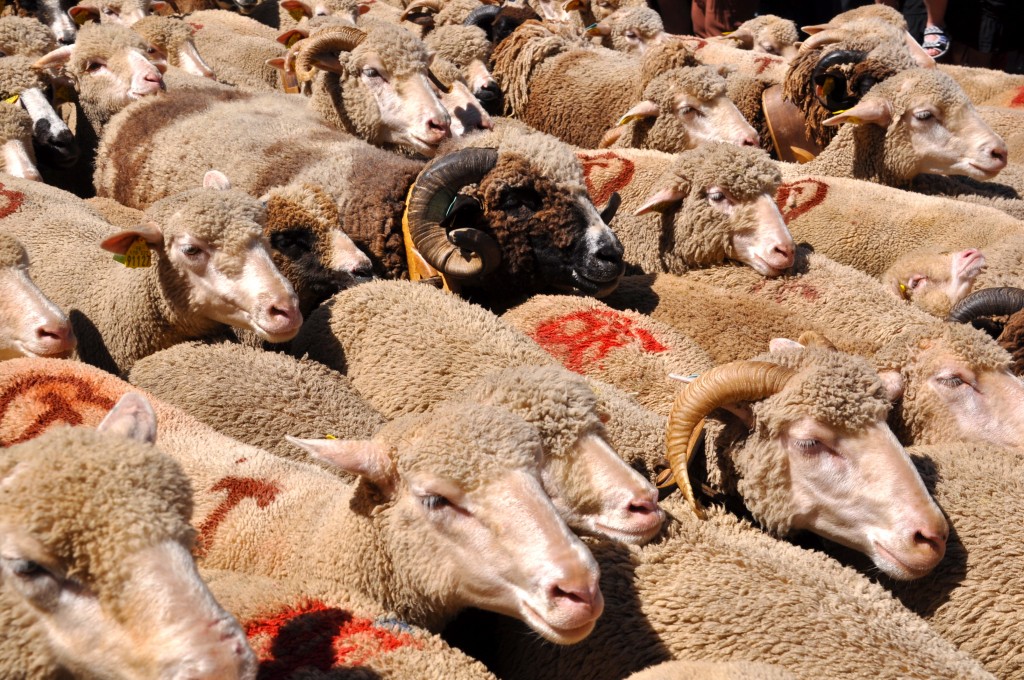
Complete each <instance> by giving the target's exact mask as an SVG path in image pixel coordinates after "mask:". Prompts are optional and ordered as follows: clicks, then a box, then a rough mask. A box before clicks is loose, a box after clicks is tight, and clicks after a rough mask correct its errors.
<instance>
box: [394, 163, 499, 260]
mask: <svg viewBox="0 0 1024 680" xmlns="http://www.w3.org/2000/svg"><path fill="white" fill-rule="evenodd" d="M497 163H498V151H497V150H496V149H477V148H470V149H462V150H460V151H457V152H456V153H453V154H448V155H446V156H442V157H441V158H437V159H435V160H433V161H431V162H430V163H428V164H427V166H426V167H425V168H424V169H423V171H422V172H421V173H420V176H419V177H418V178H417V179H416V184H415V185H414V186H413V189H412V196H411V197H410V198H409V235H410V237H411V238H412V242H413V245H414V246H416V249H417V250H419V251H420V254H421V255H423V258H424V259H425V260H426V261H427V262H428V263H430V266H432V267H434V268H435V269H437V270H438V271H440V272H441V273H443V274H445V275H448V276H452V277H455V278H462V279H467V278H476V277H479V276H483V275H485V274H488V273H490V272H492V271H494V270H495V269H496V268H497V267H498V265H499V264H500V263H501V248H500V247H499V246H498V243H497V242H496V241H495V240H494V239H493V238H491V237H490V236H489V235H487V234H485V233H484V232H482V231H480V230H479V229H472V228H462V229H454V230H452V232H451V233H447V232H446V231H445V228H444V227H443V226H442V225H441V222H442V220H444V218H445V217H446V216H447V215H448V210H449V208H450V207H451V205H452V204H453V202H454V201H455V199H456V197H457V196H458V193H459V189H461V188H462V187H464V186H466V185H467V184H475V183H477V182H479V181H480V180H481V179H483V177H484V176H485V175H486V174H487V173H488V172H490V171H491V169H493V168H494V166H495V165H496V164H497Z"/></svg>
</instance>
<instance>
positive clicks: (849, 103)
mask: <svg viewBox="0 0 1024 680" xmlns="http://www.w3.org/2000/svg"><path fill="white" fill-rule="evenodd" d="M866 57H867V52H862V51H855V50H835V51H833V52H829V53H828V54H827V55H825V56H824V57H822V59H821V60H820V61H819V62H818V64H817V65H816V66H815V67H814V71H813V72H812V74H811V80H812V81H813V83H814V96H815V97H816V98H817V100H818V102H819V103H821V105H822V106H824V107H825V108H826V109H828V110H829V111H830V112H832V113H836V112H837V111H845V110H846V109H849V108H852V107H853V106H854V105H855V104H856V103H857V102H858V101H859V100H860V97H859V96H858V95H859V93H858V94H853V93H851V92H850V87H849V84H848V82H847V78H846V75H845V74H844V73H843V72H842V71H840V70H838V69H835V67H837V66H839V65H846V64H859V63H860V62H862V61H864V59H865V58H866ZM829 69H834V70H833V71H831V72H830V71H829Z"/></svg>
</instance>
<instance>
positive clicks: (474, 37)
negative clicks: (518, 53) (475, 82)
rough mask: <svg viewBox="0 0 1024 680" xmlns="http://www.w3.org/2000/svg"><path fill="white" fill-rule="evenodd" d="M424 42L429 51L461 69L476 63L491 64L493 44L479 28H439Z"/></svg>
mask: <svg viewBox="0 0 1024 680" xmlns="http://www.w3.org/2000/svg"><path fill="white" fill-rule="evenodd" d="M423 40H424V42H425V43H426V45H427V48H428V49H430V50H433V51H434V52H435V53H436V54H437V55H438V56H440V57H444V58H445V59H447V60H448V61H450V62H452V63H453V64H455V65H456V66H458V67H459V68H466V67H467V66H469V65H470V64H471V63H472V62H474V61H481V62H483V63H484V64H490V63H491V49H492V46H491V43H490V41H488V40H487V34H486V33H484V31H483V29H482V28H479V27H477V26H459V25H448V26H439V27H438V28H435V29H434V30H433V31H431V32H430V33H428V34H427V36H426V37H425V38H424V39H423ZM432 68H433V66H432Z"/></svg>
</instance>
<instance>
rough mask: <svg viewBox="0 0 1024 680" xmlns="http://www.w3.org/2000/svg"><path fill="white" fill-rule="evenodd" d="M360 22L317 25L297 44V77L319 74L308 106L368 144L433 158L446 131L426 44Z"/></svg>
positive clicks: (381, 26)
mask: <svg viewBox="0 0 1024 680" xmlns="http://www.w3.org/2000/svg"><path fill="white" fill-rule="evenodd" d="M363 28H364V29H365V30H360V29H356V28H351V27H348V26H327V27H323V28H321V29H320V30H318V31H315V32H312V33H311V35H310V37H309V38H307V39H306V40H303V41H302V42H300V43H298V44H297V45H296V46H295V49H296V50H297V57H296V60H295V66H296V71H297V75H298V76H299V79H300V80H309V79H311V78H312V77H313V75H314V73H315V70H319V71H324V72H325V74H324V75H323V76H317V79H316V85H315V87H314V92H313V106H314V107H315V108H316V109H317V110H318V111H320V113H321V114H322V115H324V116H326V117H327V118H328V119H330V120H332V121H333V122H334V123H335V124H336V126H337V127H339V128H342V129H345V130H348V131H349V132H352V133H353V134H355V135H357V136H358V137H360V138H362V139H365V140H367V141H369V142H370V143H372V144H377V145H389V146H395V147H398V148H400V149H404V150H408V151H411V152H413V153H418V154H421V155H424V156H433V155H434V154H435V153H436V151H437V146H438V144H440V143H441V142H442V141H443V140H444V139H446V138H447V137H449V136H450V135H451V131H450V127H449V123H450V119H449V116H448V112H447V111H445V109H444V106H443V105H442V104H441V102H440V101H439V100H438V98H437V95H436V94H434V90H433V88H432V87H431V78H430V73H429V66H430V57H429V54H428V52H427V48H426V46H425V45H424V44H423V42H422V41H420V40H419V39H418V38H416V37H415V36H413V35H412V34H411V33H409V32H408V31H406V30H404V29H402V28H399V27H397V26H392V25H389V24H386V23H381V22H368V23H367V24H364V26H363ZM275 65H278V64H275Z"/></svg>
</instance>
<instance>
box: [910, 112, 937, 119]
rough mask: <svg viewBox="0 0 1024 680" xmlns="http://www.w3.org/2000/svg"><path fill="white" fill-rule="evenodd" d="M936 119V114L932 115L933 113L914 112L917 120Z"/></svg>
mask: <svg viewBox="0 0 1024 680" xmlns="http://www.w3.org/2000/svg"><path fill="white" fill-rule="evenodd" d="M934 117H935V114H934V113H932V112H931V111H915V112H914V118H917V119H918V120H931V119H932V118H934Z"/></svg>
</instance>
